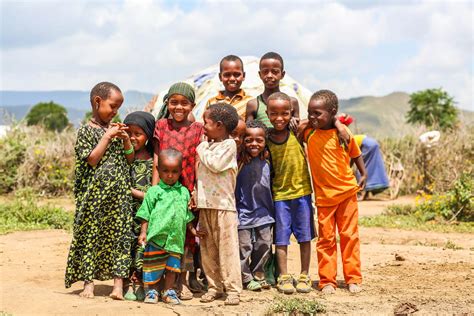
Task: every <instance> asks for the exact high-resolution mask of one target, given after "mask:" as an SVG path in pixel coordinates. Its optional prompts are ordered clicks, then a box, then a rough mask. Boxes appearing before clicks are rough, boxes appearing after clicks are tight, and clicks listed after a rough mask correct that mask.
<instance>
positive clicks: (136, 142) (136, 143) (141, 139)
mask: <svg viewBox="0 0 474 316" xmlns="http://www.w3.org/2000/svg"><path fill="white" fill-rule="evenodd" d="M127 126H128V130H127V133H128V136H130V142H131V143H132V146H133V149H134V150H135V152H139V151H140V150H142V149H144V148H145V144H146V141H147V140H148V137H147V136H146V134H145V132H144V131H143V129H142V128H141V127H140V126H138V125H134V124H129V125H127Z"/></svg>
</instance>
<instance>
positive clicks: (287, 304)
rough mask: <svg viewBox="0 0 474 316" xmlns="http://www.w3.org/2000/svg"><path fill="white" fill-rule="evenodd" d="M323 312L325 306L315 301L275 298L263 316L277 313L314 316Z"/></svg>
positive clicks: (296, 298)
mask: <svg viewBox="0 0 474 316" xmlns="http://www.w3.org/2000/svg"><path fill="white" fill-rule="evenodd" d="M325 312H326V306H324V305H323V304H322V303H320V302H318V301H316V300H315V299H304V298H300V297H291V298H285V297H281V296H277V297H276V298H275V300H274V301H273V303H272V304H271V305H270V306H269V307H268V308H267V310H266V311H265V315H267V316H270V315H274V314H277V313H284V314H288V315H314V314H319V313H325Z"/></svg>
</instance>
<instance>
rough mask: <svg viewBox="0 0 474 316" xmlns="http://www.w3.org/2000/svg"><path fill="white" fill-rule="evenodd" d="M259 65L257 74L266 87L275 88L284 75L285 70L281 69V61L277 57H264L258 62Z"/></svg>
mask: <svg viewBox="0 0 474 316" xmlns="http://www.w3.org/2000/svg"><path fill="white" fill-rule="evenodd" d="M259 67H260V70H259V71H258V75H259V76H260V79H261V80H262V81H263V84H264V85H265V88H267V89H275V88H277V87H278V86H279V84H280V80H281V79H283V77H285V71H283V69H282V68H283V67H282V65H281V62H280V61H279V60H278V59H273V58H268V59H264V60H262V61H261V62H260V66H259Z"/></svg>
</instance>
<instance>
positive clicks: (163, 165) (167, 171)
mask: <svg viewBox="0 0 474 316" xmlns="http://www.w3.org/2000/svg"><path fill="white" fill-rule="evenodd" d="M158 174H159V175H160V179H161V181H163V182H164V183H166V184H167V185H174V184H175V183H176V182H178V180H179V176H180V175H181V162H180V161H179V159H177V158H172V157H164V158H161V159H160V163H159V164H158Z"/></svg>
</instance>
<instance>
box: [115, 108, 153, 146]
mask: <svg viewBox="0 0 474 316" xmlns="http://www.w3.org/2000/svg"><path fill="white" fill-rule="evenodd" d="M123 123H124V124H126V125H137V126H139V127H140V128H141V129H142V130H143V131H144V132H145V135H146V137H147V138H148V141H147V143H146V148H147V150H148V151H149V152H150V153H153V144H152V141H153V132H154V130H155V117H154V116H153V114H151V113H149V112H144V111H136V112H132V113H130V114H128V115H127V116H126V117H125V119H124V120H123Z"/></svg>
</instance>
